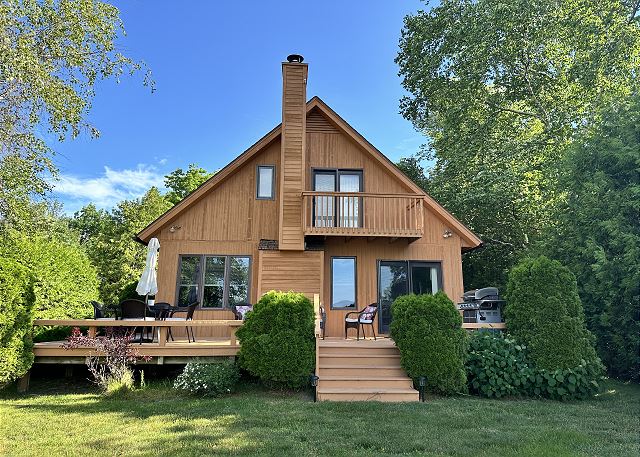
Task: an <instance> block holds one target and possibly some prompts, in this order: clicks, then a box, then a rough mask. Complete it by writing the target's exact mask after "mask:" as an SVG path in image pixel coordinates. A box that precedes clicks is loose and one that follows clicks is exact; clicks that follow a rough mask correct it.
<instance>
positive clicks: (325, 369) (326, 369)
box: [318, 363, 406, 378]
mask: <svg viewBox="0 0 640 457" xmlns="http://www.w3.org/2000/svg"><path fill="white" fill-rule="evenodd" d="M318 376H320V377H321V378H322V377H324V376H406V374H405V372H404V370H403V369H402V368H400V365H397V366H387V367H385V366H379V365H360V366H358V367H355V368H354V366H353V364H351V363H338V364H328V363H327V364H320V369H319V370H318Z"/></svg>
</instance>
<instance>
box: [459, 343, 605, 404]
mask: <svg viewBox="0 0 640 457" xmlns="http://www.w3.org/2000/svg"><path fill="white" fill-rule="evenodd" d="M466 368H467V373H468V375H469V387H470V390H471V392H473V393H477V394H478V395H481V396H485V397H497V398H499V397H503V396H532V397H545V398H551V399H554V400H573V399H583V398H588V397H591V396H593V395H594V394H596V393H597V392H598V391H599V389H600V381H601V380H602V379H603V377H602V373H603V366H602V364H601V363H600V361H598V360H595V361H592V362H587V361H585V360H582V361H581V362H580V363H579V364H578V365H577V366H575V367H572V368H564V369H557V370H545V369H538V368H536V366H535V365H534V363H533V362H532V361H531V359H530V358H529V354H528V350H527V347H526V346H524V345H522V344H519V343H518V342H517V341H516V340H514V339H513V338H511V337H509V336H503V335H501V334H500V333H494V332H474V334H473V335H472V336H471V338H470V343H469V352H468V354H467V361H466Z"/></svg>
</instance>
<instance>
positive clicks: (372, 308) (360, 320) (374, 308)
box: [344, 303, 378, 340]
mask: <svg viewBox="0 0 640 457" xmlns="http://www.w3.org/2000/svg"><path fill="white" fill-rule="evenodd" d="M377 313H378V304H377V303H371V304H370V305H369V306H366V307H365V308H364V309H363V310H361V311H351V312H350V313H347V315H346V316H345V317H344V339H345V340H346V339H347V330H349V329H350V328H355V329H357V331H358V336H357V339H358V340H360V328H362V336H363V337H365V338H366V334H365V332H364V326H365V325H370V326H371V331H372V332H373V339H374V340H375V339H377V338H376V330H375V328H374V325H373V324H374V322H375V320H376V314H377ZM351 315H356V317H349V316H351Z"/></svg>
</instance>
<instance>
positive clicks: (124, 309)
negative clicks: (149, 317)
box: [120, 299, 147, 344]
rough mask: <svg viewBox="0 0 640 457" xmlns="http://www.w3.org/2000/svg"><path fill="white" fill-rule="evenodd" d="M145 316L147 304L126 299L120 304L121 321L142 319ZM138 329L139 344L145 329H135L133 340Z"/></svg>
mask: <svg viewBox="0 0 640 457" xmlns="http://www.w3.org/2000/svg"><path fill="white" fill-rule="evenodd" d="M146 314H147V304H146V303H145V302H143V301H141V300H135V299H128V300H124V301H122V302H120V316H121V317H122V320H127V319H144V318H145V317H146ZM138 329H139V330H140V344H142V342H143V339H144V337H143V334H144V331H145V330H146V329H147V327H135V328H134V330H133V332H134V335H133V336H134V339H135V336H136V335H137V333H138Z"/></svg>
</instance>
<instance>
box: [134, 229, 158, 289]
mask: <svg viewBox="0 0 640 457" xmlns="http://www.w3.org/2000/svg"><path fill="white" fill-rule="evenodd" d="M159 250H160V242H159V241H158V239H157V238H151V239H150V240H149V244H148V246H147V262H146V264H145V266H144V271H143V272H142V276H141V277H140V281H138V286H137V287H136V292H138V295H155V294H156V293H157V292H158V277H157V275H156V263H157V262H158V251H159Z"/></svg>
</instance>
